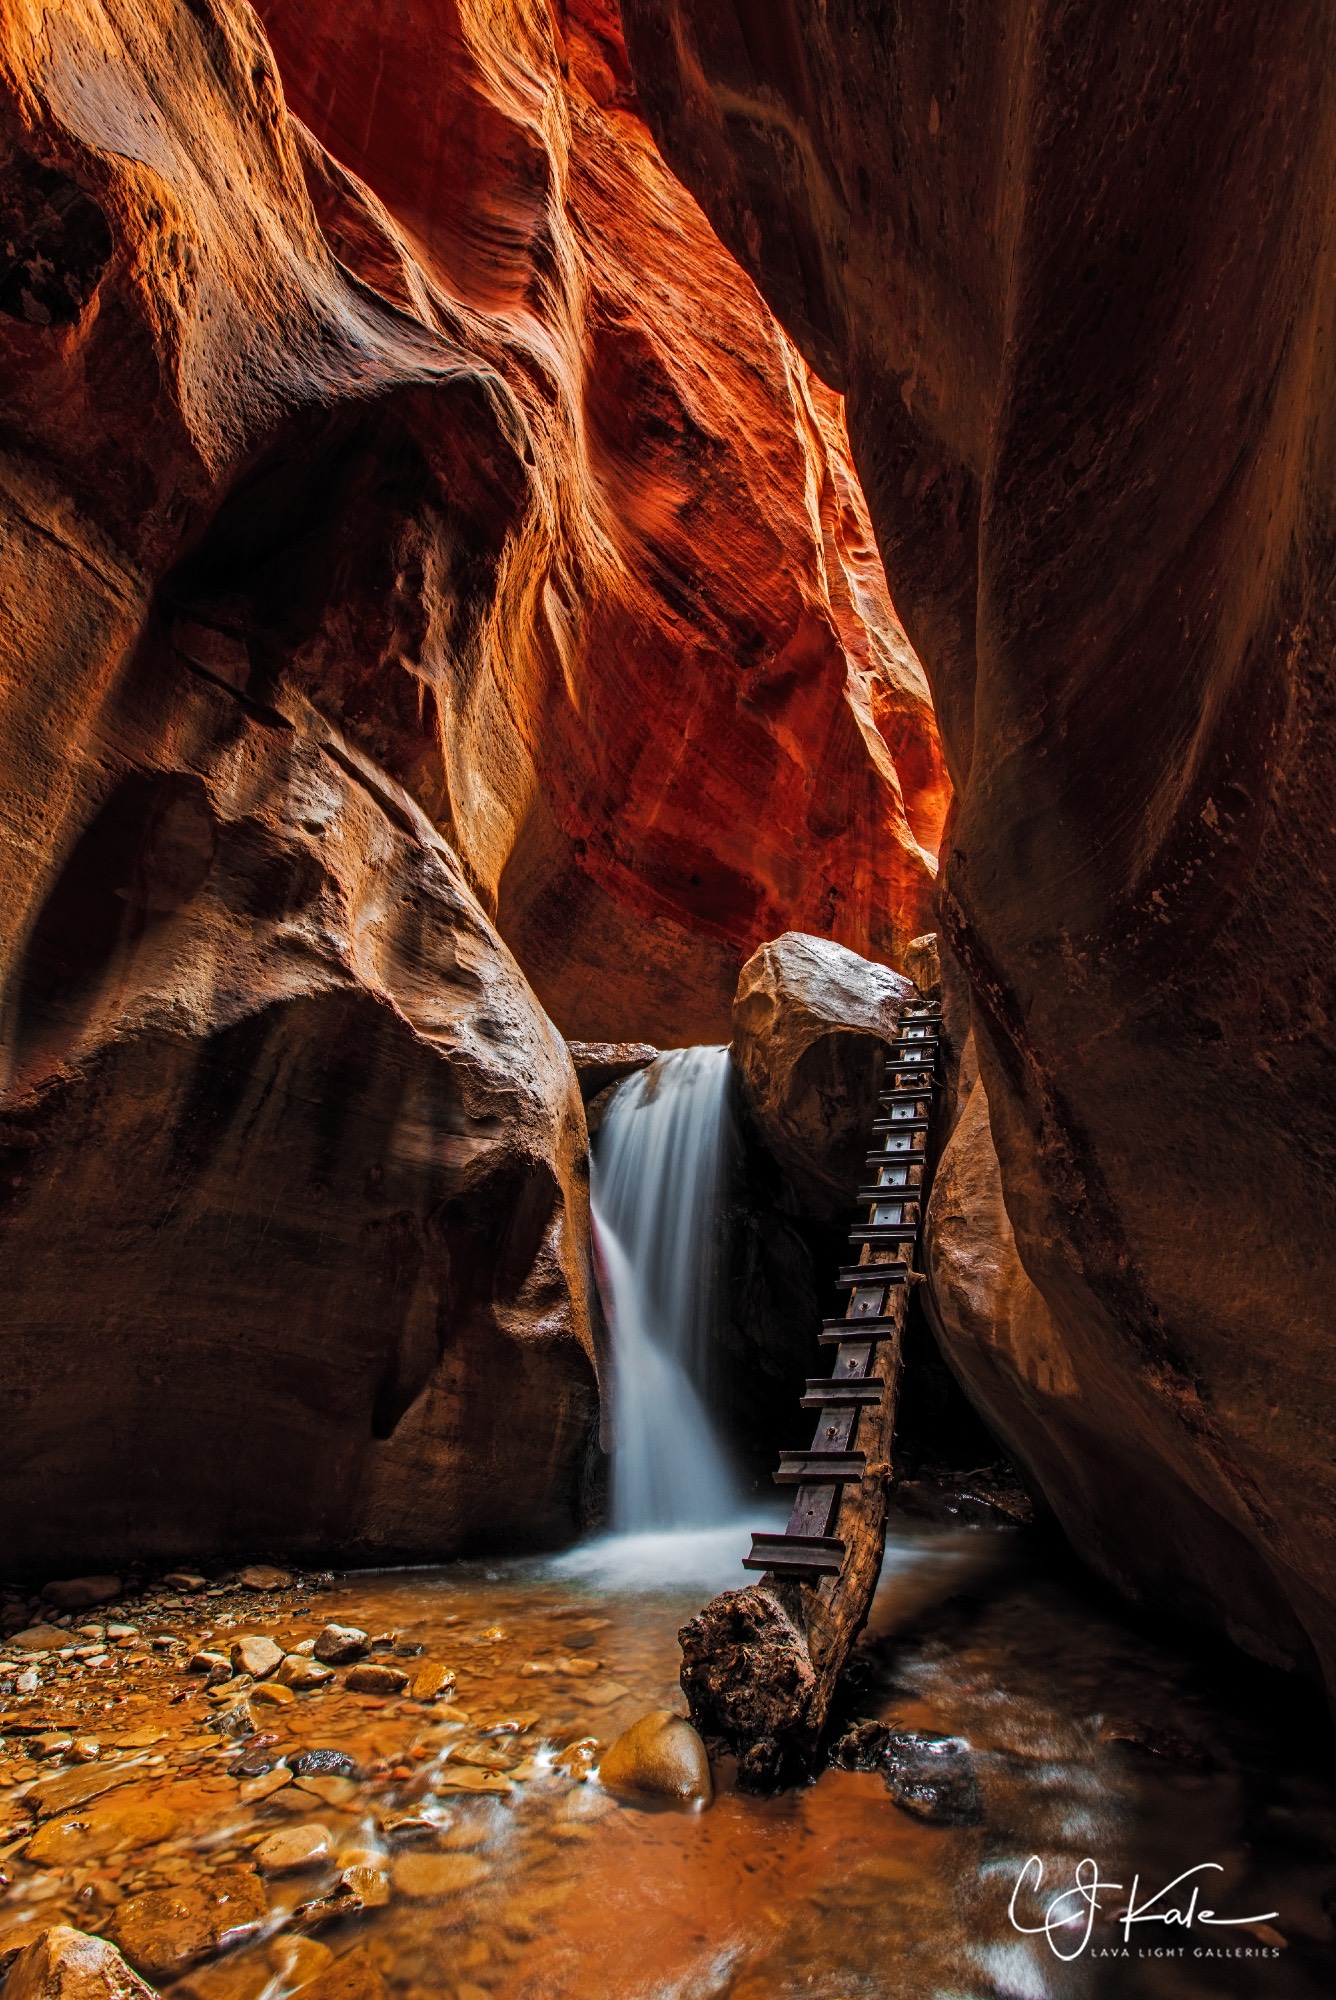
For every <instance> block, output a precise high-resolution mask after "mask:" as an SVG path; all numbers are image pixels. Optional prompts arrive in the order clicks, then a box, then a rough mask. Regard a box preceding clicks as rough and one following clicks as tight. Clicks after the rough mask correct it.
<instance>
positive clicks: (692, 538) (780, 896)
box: [261, 0, 947, 1042]
mask: <svg viewBox="0 0 1336 2000" xmlns="http://www.w3.org/2000/svg"><path fill="white" fill-rule="evenodd" d="M561 12H562V18H561V19H560V20H559V21H554V20H553V19H552V18H551V16H550V14H549V10H548V9H547V8H546V7H545V6H540V5H536V4H524V0H512V4H508V5H505V6H500V7H498V6H495V5H482V4H462V5H458V4H451V5H444V6H434V7H428V6H426V5H425V4H417V5H397V6H391V7H383V6H380V5H379V4H376V0H352V4H351V5H349V6H345V7H341V8H338V9H333V8H330V7H328V6H327V5H325V4H323V0H266V4H265V5H263V6H262V8H261V13H262V15H263V18H264V20H265V24H266V27H267V29H268V32H269V34H270V37H271V39H272V42H273V46H274V50H275V53H276V56H277V60H278V66H279V70H280V72H281V75H282V78H283V85H284V90H285V93H286V96H287V100H288V104H289V106H290V108H291V110H292V111H294V112H295V113H297V114H298V115H299V117H300V118H301V120H302V121H303V122H304V124H305V125H306V127H308V128H309V130H310V132H312V133H313V134H314V135H315V139H316V140H317V141H318V142H319V145H318V146H317V145H313V144H312V143H311V142H310V141H309V140H305V141H303V159H304V161H305V163H306V168H307V178H308V183H309V185H310V188H311V193H312V198H313V200H314V203H315V207H316V211H317V214H318V215H319V217H320V221H321V226H322V227H323V229H324V232H325V234H326V237H327V238H328V240H329V242H330V244H331V246H332V247H333V249H334V251H335V254H336V255H337V256H338V257H339V259H340V260H341V261H342V262H343V263H344V264H345V265H346V266H347V267H348V268H349V269H350V270H351V271H352V272H354V273H355V274H356V276H357V277H358V278H359V279H361V280H362V281H363V282H364V283H366V284H367V285H369V286H370V287H372V288H373V290H375V291H377V292H379V293H380V294H381V295H382V296H384V297H388V298H390V299H393V300H394V301H395V302H396V303H397V304H398V305H400V306H401V307H402V309H403V311H404V313H405V314H406V315H408V316H411V318H412V320H413V321H414V322H415V323H416V325H417V326H419V327H420V328H422V329H423V330H424V331H425V332H427V333H428V334H430V335H438V334H439V335H442V336H444V337H445V338H446V339H447V340H449V341H451V342H457V343H458V344H459V345H460V346H461V347H462V348H464V349H465V350H466V351H467V353H468V355H469V356H470V358H471V359H472V361H473V363H474V365H475V366H477V367H478V368H479V369H480V370H482V369H486V370H488V371H495V378H496V382H497V385H498V386H497V391H496V393H497V394H498V396H499V398H500V399H501V400H502V401H504V403H505V404H506V405H507V411H508V415H507V421H508V423H509V424H511V425H512V426H513V427H514V429H515V432H516V434H517V435H518V436H519V437H521V438H522V440H523V442H522V445H521V447H520V458H521V466H520V467H519V468H517V471H518V473H519V475H520V477H521V479H522V484H523V489H524V490H523V492H522V494H521V495H519V496H517V497H516V499H515V500H514V501H513V503H512V504H511V510H510V512H509V514H508V516H507V518H506V520H505V522H504V527H503V530H502V532H501V534H500V537H499V540H498V541H497V542H496V543H494V545H493V554H492V557H491V560H492V564H493V573H492V577H491V580H490V583H489V586H488V587H489V592H490V597H489V602H488V604H487V607H486V612H485V615H484V616H481V617H479V618H477V619H476V620H474V621H473V622H472V627H471V629H469V621H468V619H467V615H465V616H464V617H461V615H460V610H461V607H460V605H459V602H458V597H459V586H458V584H457V583H455V582H454V580H451V582H450V584H449V585H448V586H447V587H443V586H442V585H441V584H440V583H438V582H437V580H436V579H435V578H434V577H433V575H432V573H431V553H430V546H431V527H430V524H427V525H425V527H424V525H423V524H422V523H421V521H420V519H418V520H417V521H415V523H414V525H413V528H412V529H411V531H410V532H409V533H408V535H407V536H406V537H405V538H404V539H406V540H407V542H408V543H410V544H411V546H409V547H406V548H403V549H402V552H401V559H400V561H399V563H398V566H397V569H396V571H395V575H394V579H393V587H394V589H395V590H396V591H397V592H398V593H399V595H400V597H401V598H402V599H403V601H404V605H403V609H404V615H403V616H402V617H397V618H390V617H388V616H387V617H385V618H384V619H383V620H382V621H381V629H378V630H377V631H376V632H374V633H368V634H367V635H366V639H365V642H364V643H362V644H360V645H356V646H350V645H349V644H348V637H349V635H348V633H347V630H346V627H345V628H344V629H338V630H335V631H333V632H332V633H330V632H327V633H326V634H325V635H324V637H323V638H322V641H321V642H320V644H319V645H318V646H317V647H316V648H314V649H313V650H312V651H311V652H310V653H308V655H307V658H306V662H305V664H306V667H307V670H308V671H309V672H310V674H311V677H312V681H313V685H314V689H315V690H317V691H318V694H317V698H318V699H319V700H320V701H321V703H322V704H329V703H330V702H331V701H332V702H334V703H335V704H336V705H337V706H338V708H339V711H340V714H341V716H342V717H343V719H344V720H345V722H347V723H348V724H349V726H353V727H355V728H357V729H358V733H359V735H361V736H362V737H363V738H364V739H366V740H368V741H369V743H370V746H371V747H372V748H374V750H375V752H376V754H377V755H379V756H382V757H384V758H386V759H387V761H389V762H390V763H391V764H392V765H393V767H394V768H395V769H396V772H397V775H399V776H400V777H402V778H403V780H404V782H405V783H408V784H410V785H411V786H412V787H413V789H414V790H415V792H416V794H417V796H418V797H419V798H420V799H421V801H422V803H423V804H424V805H425V806H426V807H427V809H428V811H430V812H431V813H432V814H433V816H434V817H435V818H436V819H437V820H438V822H439V823H440V824H441V825H442V826H443V828H444V829H445V830H446V832H447V834H448V836H449V837H450V838H451V839H452V841H453V843H454V845H455V846H456V848H457V850H458V852H459V854H460V855H461V858H462V859H463V861H464V863H465V865H466V867H467V868H468V869H469V871H470V874H471V877H472V879H473V881H474V883H475V885H476V886H477V888H478V891H479V893H480V895H481V896H482V898H483V900H484V902H485V903H487V904H488V905H489V907H493V908H494V909H495V912H496V917H497V922H498V924H499V927H500V929H501V931H502V933H503V935H504V936H505V937H506V939H507V941H508V942H509V943H510V945H511V946H512V948H513V949H514V950H515V952H516V954H517V955H518V957H519V959H520V961H521V963H522V964H523V965H524V967H525V969H526V972H527V973H528V975H529V977H530V979H531V981H532V983H533V985H534V986H535V988H536V990H537V992H538V994H539V997H540V998H541V999H542V1001H543V1002H544V1004H545V1005H546V1006H547V1008H548V1009H549V1011H550V1012H551V1013H552V1015H553V1017H554V1018H555V1019H556V1021H557V1022H558V1024H559V1025H560V1026H561V1027H563V1028H564V1029H566V1031H567V1032H568V1033H572V1034H578V1035H580V1036H583V1037H586V1038H592V1039H604V1038H607V1039H615V1038H617V1037H624V1036H633V1037H637V1036H638V1037H649V1038H650V1039H654V1040H657V1041H659V1042H680V1041H689V1040H693V1039H701V1038H712V1037H718V1038H722V1037H724V1036H725V1035H726V1034H727V1031H728V1030H727V1023H728V1010H729V1006H730V1004H731V1000H732V995H733V989H734V986H735V984H736V979H737V973H738V970H739V968H740V966H741V964H742V962H743V961H744V960H745V959H746V958H747V957H748V955H749V954H750V952H751V950H752V949H753V948H754V947H755V946H756V945H757V944H758V943H760V942H761V941H762V940H763V939H765V938H768V937H772V936H774V935H776V934H777V933H779V932H780V931H782V930H785V929H801V930H810V931H815V932H819V933H821V934H823V935H830V936H833V937H835V938H837V939H839V940H840V941H842V942H844V943H846V944H849V945H851V946H853V947H854V948H855V949H857V950H859V951H862V952H865V953H870V954H872V955H873V956H877V957H883V958H890V959H893V960H896V959H898V958H899V957H900V955H901V953H902V951H903V947H904V945H905V942H906V941H907V939H908V938H910V937H912V936H913V935H915V934H916V932H918V931H921V930H923V929H925V928H929V927H930V926H931V921H932V919H931V902H930V899H931V895H932V887H933V873H934V870H933V865H932V860H931V858H930V857H932V856H935V850H936V844H937V839H938V835H939V833H940V829H941V823H942V818H943V815H944V811H945V805H946V799H947V783H946V779H945V775H944V767H943V765H942V762H941V758H940V754H939V751H938V747H937V738H936V731H935V727H934V724H933V720H932V715H931V709H930V705H929V701H928V695H927V689H926V684H925V682H924V680H923V677H922V674H921V672H920V670H919V667H918V664H917V661H916V660H915V658H914V656H913V654H912V652H911V650H910V648H909V646H908V644H907V642H906V640H905V638H904V635H903V633H902V631H901V629H900V626H899V624H898V621H897V620H896V617H895V614H894V612H893V610H892V608H891V604H890V601H889V598H888V596H887V591H886V585H885V582H884V579H883V576H882V573H881V566H880V562H879V559H878V557H877V555H876V551H875V547H874V544H873V539H872V534H871V530H870V526H869V523H868V518H867V513H866V509H865V507H864V504H863V500H862V495H861V492H860V490H859V487H858V484H857V481H856V479H855V477H854V475H853V472H852V468H851V464H850V458H849V451H848V444H847V440H846V437H845V432H844V423H843V412H842V406H841V404H840V402H839V400H838V398H836V397H835V396H833V395H832V394H831V393H830V391H829V390H827V389H826V388H825V387H824V386H823V385H822V384H820V383H819V382H817V381H816V380H815V378H814V377H813V376H812V375H811V374H810V373H809V371H808V369H807V368H806V366H805V364H804V363H803V362H802V361H801V359H800V358H799V356H798V354H797V352H796V350H795V349H794V348H793V347H792V345H791V344H790V343H789V341H788V339H787V338H786V337H785V335H784V334H783V333H781V332H780V331H779V329H778V328H777V326H776V324H775V322H774V321H773V319H772V318H771V317H770V315H769V313H768V311H767V310H766V308H765V307H764V306H763V305H762V304H761V302H760V300H759V298H758V296H757V294H756V292H755V290H754V288H753V286H752V284H751V282H750V280H749V279H748V278H746V277H745V276H744V275H743V273H742V272H741V271H740V270H739V269H738V267H737V265H736V264H735V263H734V261H733V260H732V258H730V257H729V255H728V254H727V253H726V252H725V251H724V250H723V248H722V247H721V246H720V244H719V243H718V241H717V240H716V238H715V237H714V235H713V233H712V232H711V231H710V229H709V227H708V225H707V224H706V223H705V221H704V219H703V217H702V216H701V214H700V211H699V209H698V208H697V207H696V205H695V203H694V201H693V200H692V199H691V197H690V196H688V195H687V194H686V193H685V191H684V190H683V189H682V187H681V186H680V185H679V183H678V182H677V181H676V180H675V179H674V178H673V177H672V176H671V175H670V174H669V173H668V172H667V170H666V169H665V168H664V166H663V164H662V162H661V161H660V159H659V157H658V155H657V153H656V151H655V150H654V148H653V146H652V144H651V142H650V140H649V138H648V135H647V133H646V131H645V128H644V126H643V124H642V123H641V121H640V119H639V117H638V115H637V113H636V111H635V109H634V99H633V96H632V92H631V86H630V78H629V71H628V69H627V65H626V58H625V52H624V49H623V47H622V43H621V38H620V30H619V26H618V22H617V16H616V10H615V9H614V8H612V7H611V6H603V7H600V6H598V5H585V6H582V7H579V8H575V7H572V8H569V9H564V10H561ZM321 148H324V149H325V150H324V151H321V150H320V149H321ZM353 177H355V178H353ZM381 204H383V207H382V206H381ZM465 505H466V506H468V507H469V509H470V511H471V513H472V514H473V516H474V517H475V519H476V517H477V514H478V507H477V503H476V502H475V501H474V500H473V499H472V498H471V497H468V498H466V500H465ZM352 532H353V533H355V532H356V530H355V529H354V530H352ZM383 539H389V538H383ZM387 553H388V551H387ZM388 580H389V579H388V578H387V581H388ZM461 628H464V629H463V630H461Z"/></svg>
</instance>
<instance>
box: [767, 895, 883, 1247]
mask: <svg viewBox="0 0 1336 2000" xmlns="http://www.w3.org/2000/svg"><path fill="white" fill-rule="evenodd" d="M916 997H917V995H916V993H915V989H914V986H913V985H912V983H911V982H910V981H909V980H908V979H905V978H903V977H902V976H901V975H900V974H899V973H896V972H892V971H891V970H890V968H889V967H888V966H885V965H877V964H874V963H873V962H872V961H871V960H870V959H866V958H860V957H859V956H858V954H857V953H856V952H852V951H848V950H846V949H845V947H844V946H843V945H838V944H832V943H831V941H830V940H829V939H828V938H819V937H808V936H806V935H804V934H803V933H802V932H798V931H787V932H785V934H784V936H783V937H779V938H775V939H774V940H773V941H772V942H771V943H769V944H763V945H762V946H761V948H760V950H759V951H757V952H755V953H754V954H753V955H752V957H751V958H749V959H748V961H747V963H746V965H745V966H744V967H743V969H742V977H741V978H740V979H739V981H738V990H737V996H736V998H735V999H734V1002H733V1043H732V1053H733V1062H734V1064H735V1066H736V1068H737V1071H738V1075H739V1077H740V1078H741V1081H742V1091H743V1096H744V1099H745V1102H746V1105H747V1109H748V1111H749V1112H750V1114H751V1117H752V1118H753V1120H754V1121H755V1124H756V1126H757V1128H758V1130H759V1133H760V1135H761V1138H762V1140H763V1142H764V1144H765V1147H766V1150H767V1151H768V1152H769V1153H770V1155H771V1157H772V1158H773V1159H774V1160H775V1162H776V1164H777V1165H778V1166H779V1168H780V1170H781V1172H782V1174H783V1176H784V1180H785V1183H786V1191H787V1192H786V1203H787V1205H788V1206H790V1207H791V1208H792V1209H793V1211H794V1212H795V1213H797V1214H802V1215H812V1216H818V1217H823V1218H832V1219H833V1218H835V1217H839V1216H843V1215H844V1214H845V1213H846V1212H847V1210H848V1208H849V1205H850V1203H851V1202H852V1200H853V1197H854V1193H855V1191H856V1189H857V1187H858V1183H859V1181H860V1180H861V1179H862V1178H863V1177H864V1175H863V1159H864V1155H865V1154H866V1152H867V1150H868V1144H869V1136H868V1135H869V1132H870V1129H871V1124H872V1118H873V1115H874V1110H875V1106H876V1102H877V1092H878V1088H879V1085H880V1082H881V1075H882V1069H883V1057H884V1053H885V1048H886V1044H887V1043H888V1042H889V1040H890V1038H891V1036H892V1035H893V1034H894V1032H895V1029H896V1025H897V1022H898V1020H899V1016H900V1010H901V1008H902V1007H903V1006H905V1005H906V1003H908V1002H909V1001H912V1000H914V999H915V998H916Z"/></svg>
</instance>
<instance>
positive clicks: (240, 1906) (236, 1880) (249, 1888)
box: [110, 1868, 268, 1981]
mask: <svg viewBox="0 0 1336 2000" xmlns="http://www.w3.org/2000/svg"><path fill="white" fill-rule="evenodd" d="M267 1912H268V1904H267V1902H266V1899H265V1893H264V1885H263V1883H262V1882H261V1881H260V1878H259V1876H258V1875H257V1874H255V1872H254V1870H253V1869H250V1868H220V1869H219V1870H218V1872H217V1873H216V1874H215V1875H212V1876H210V1877H209V1878H208V1879H207V1880H206V1881H203V1882H200V1883H197V1884H195V1885H194V1886H192V1887H189V1888H182V1889H150V1890H149V1891H148V1892H147V1893H146V1894H145V1895H142V1896H132V1897H131V1898H130V1900H129V1901H128V1902H125V1903H122V1904H121V1905H120V1906H119V1908H118V1909H117V1910H116V1912H115V1915H114V1916H113V1918H112V1921H111V1925H110V1930H111V1934H112V1936H113V1937H114V1939H115V1941H116V1943H117V1944H118V1945H119V1946H120V1949H121V1950H122V1951H123V1952H124V1953H125V1956H126V1957H127V1958H128V1959H129V1961H130V1963H131V1965H133V1966H134V1968H135V1970H136V1972H142V1973H143V1974H144V1975H145V1977H146V1978H149V1979H154V1980H158V1981H165V1980H169V1979H175V1978H176V1977H177V1976H178V1974H180V1973H182V1972H186V1971H188V1970H189V1969H190V1967H191V1966H192V1965H197V1964H198V1963H199V1961H200V1960H201V1959H203V1958H209V1957H211V1956H212V1954H213V1953H214V1952H216V1951H220V1950H222V1949H223V1948H224V1947H225V1946H227V1945H232V1944H240V1943H241V1942H242V1941H243V1939H245V1938H248V1937H252V1936H254V1934H255V1932H256V1931H257V1930H258V1929H259V1928H260V1925H261V1924H262V1923H263V1922H264V1919H265V1916H266V1914H267Z"/></svg>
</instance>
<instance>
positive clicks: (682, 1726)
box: [598, 1708, 714, 1806]
mask: <svg viewBox="0 0 1336 2000" xmlns="http://www.w3.org/2000/svg"><path fill="white" fill-rule="evenodd" d="M598 1775H599V1781H600V1783H601V1784H603V1785H605V1786H606V1787H607V1789H608V1790H609V1791H610V1792H623V1793H629V1794H630V1795H631V1796H632V1797H642V1798H654V1799H669V1800H671V1801H672V1802H673V1803H674V1804H675V1805H682V1806H708V1805H709V1803H710V1801H711V1800H712V1799H713V1797H714V1780H713V1778H712V1777H711V1775H710V1759H709V1756H708V1755H707V1753H706V1749H705V1745H704V1743H702V1741H701V1739H700V1737H699V1735H698V1734H697V1732H696V1731H695V1730H694V1729H693V1728H692V1726H691V1724H690V1723H689V1722H688V1721H687V1720H686V1718H685V1717H684V1716H681V1715H674V1713H673V1711H672V1710H671V1709H669V1708H655V1709H651V1710H650V1712H649V1714H648V1715H642V1716H641V1718H640V1720H639V1721H638V1722H633V1723H632V1724H631V1727H630V1728H629V1729H627V1730H625V1731H624V1732H623V1733H622V1735H620V1736H619V1737H618V1738H617V1740H616V1742H615V1743H612V1744H610V1745H609V1747H608V1748H607V1749H606V1750H605V1751H604V1753H603V1755H602V1757H601V1758H600V1759H599V1765H598Z"/></svg>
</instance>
